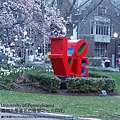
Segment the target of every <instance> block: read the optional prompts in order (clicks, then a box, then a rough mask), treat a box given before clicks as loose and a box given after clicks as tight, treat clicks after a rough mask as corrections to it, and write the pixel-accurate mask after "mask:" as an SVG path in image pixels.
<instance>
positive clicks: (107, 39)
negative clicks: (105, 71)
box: [74, 0, 120, 62]
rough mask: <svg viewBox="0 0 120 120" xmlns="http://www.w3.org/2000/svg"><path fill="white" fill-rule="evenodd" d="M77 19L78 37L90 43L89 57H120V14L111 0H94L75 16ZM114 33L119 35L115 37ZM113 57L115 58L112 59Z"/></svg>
mask: <svg viewBox="0 0 120 120" xmlns="http://www.w3.org/2000/svg"><path fill="white" fill-rule="evenodd" d="M74 18H75V20H76V19H77V22H79V23H78V26H77V38H78V39H86V40H87V42H88V44H89V52H88V57H90V58H91V57H92V58H94V59H101V57H105V58H106V59H107V58H109V59H110V60H113V61H114V60H115V58H116V62H117V58H119V57H120V49H119V48H120V46H119V36H120V26H119V19H120V14H119V12H118V11H117V9H116V8H115V6H114V4H112V3H111V2H110V1H109V0H103V1H102V0H97V1H96V0H92V1H91V3H90V4H89V5H88V6H86V7H85V8H84V10H82V11H80V14H76V15H75V16H74ZM114 33H117V34H118V37H116V38H115V37H114ZM112 57H113V59H112Z"/></svg>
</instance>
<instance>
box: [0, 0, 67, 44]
mask: <svg viewBox="0 0 120 120" xmlns="http://www.w3.org/2000/svg"><path fill="white" fill-rule="evenodd" d="M46 1H47V0H46ZM46 1H44V0H33V1H32V0H1V1H0V40H1V41H2V42H4V43H7V44H8V43H9V42H11V41H14V39H15V36H16V35H17V36H18V38H19V37H20V36H21V37H24V35H23V33H24V31H25V30H27V29H29V28H30V29H31V31H33V32H34V34H37V33H36V31H37V32H38V34H39V33H40V34H41V35H45V36H46V38H48V37H55V36H64V35H65V33H66V31H65V26H64V19H63V18H62V17H60V13H59V10H58V9H57V7H56V6H53V7H51V6H50V4H47V2H46Z"/></svg>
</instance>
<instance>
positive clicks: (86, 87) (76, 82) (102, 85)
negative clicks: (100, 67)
mask: <svg viewBox="0 0 120 120" xmlns="http://www.w3.org/2000/svg"><path fill="white" fill-rule="evenodd" d="M66 86H67V90H68V91H70V92H87V93H89V92H101V90H106V91H107V92H112V91H114V89H115V80H114V79H112V78H111V77H109V78H102V77H101V78H92V77H69V78H67V80H66Z"/></svg>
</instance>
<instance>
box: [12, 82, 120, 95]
mask: <svg viewBox="0 0 120 120" xmlns="http://www.w3.org/2000/svg"><path fill="white" fill-rule="evenodd" d="M13 91H16V92H22V93H36V94H53V95H65V96H100V95H102V94H101V93H98V92H91V93H82V92H80V93H73V92H68V91H67V89H60V90H59V91H58V92H57V93H50V92H48V91H45V90H42V89H41V88H40V87H39V86H37V85H33V84H32V85H31V84H18V87H17V88H16V89H13ZM107 96H120V93H117V92H116V91H115V92H111V93H108V95H107Z"/></svg>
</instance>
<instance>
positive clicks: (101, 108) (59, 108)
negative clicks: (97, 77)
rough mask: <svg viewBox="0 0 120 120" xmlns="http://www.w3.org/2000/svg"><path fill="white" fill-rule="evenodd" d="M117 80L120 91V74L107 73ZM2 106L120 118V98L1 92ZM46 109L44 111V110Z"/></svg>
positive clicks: (117, 88) (0, 100)
mask: <svg viewBox="0 0 120 120" xmlns="http://www.w3.org/2000/svg"><path fill="white" fill-rule="evenodd" d="M103 74H108V75H111V76H112V77H113V78H115V79H116V90H117V91H120V80H119V79H120V74H119V73H115V72H113V73H112V72H110V73H108V72H106V73H103ZM0 104H1V105H2V104H6V105H8V104H9V105H17V106H18V105H22V106H24V105H28V107H37V108H38V109H40V106H41V108H42V110H43V112H48V111H49V112H55V113H64V114H70V115H76V116H80V117H82V116H85V117H87V116H89V117H97V118H120V97H115V96H61V95H53V94H33V93H18V92H13V91H3V90H0ZM43 108H44V109H43Z"/></svg>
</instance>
